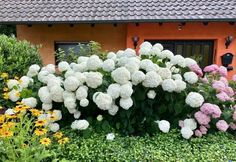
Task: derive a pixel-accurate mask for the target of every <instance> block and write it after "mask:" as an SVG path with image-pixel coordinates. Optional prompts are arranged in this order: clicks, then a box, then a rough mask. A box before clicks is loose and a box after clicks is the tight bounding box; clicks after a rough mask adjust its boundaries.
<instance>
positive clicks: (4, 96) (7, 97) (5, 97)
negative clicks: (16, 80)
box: [3, 92, 9, 100]
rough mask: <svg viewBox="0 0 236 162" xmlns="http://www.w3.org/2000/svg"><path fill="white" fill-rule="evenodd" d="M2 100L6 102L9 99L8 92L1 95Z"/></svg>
mask: <svg viewBox="0 0 236 162" xmlns="http://www.w3.org/2000/svg"><path fill="white" fill-rule="evenodd" d="M3 98H4V99H5V100H8V99H9V93H8V92H5V93H3Z"/></svg>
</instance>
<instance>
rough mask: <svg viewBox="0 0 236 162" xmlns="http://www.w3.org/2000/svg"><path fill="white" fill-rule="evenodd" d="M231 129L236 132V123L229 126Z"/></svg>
mask: <svg viewBox="0 0 236 162" xmlns="http://www.w3.org/2000/svg"><path fill="white" fill-rule="evenodd" d="M229 127H230V128H231V129H232V130H236V124H234V123H232V122H231V123H230V124H229Z"/></svg>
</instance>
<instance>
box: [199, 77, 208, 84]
mask: <svg viewBox="0 0 236 162" xmlns="http://www.w3.org/2000/svg"><path fill="white" fill-rule="evenodd" d="M200 80H201V81H202V82H203V83H209V81H208V79H207V78H206V77H204V78H200Z"/></svg>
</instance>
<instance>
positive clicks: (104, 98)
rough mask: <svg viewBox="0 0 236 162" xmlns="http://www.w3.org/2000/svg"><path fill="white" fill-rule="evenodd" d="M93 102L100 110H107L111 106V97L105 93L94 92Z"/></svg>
mask: <svg viewBox="0 0 236 162" xmlns="http://www.w3.org/2000/svg"><path fill="white" fill-rule="evenodd" d="M94 102H95V104H96V105H97V106H98V108H100V109H101V110H109V109H111V106H112V97H111V96H110V95H109V94H105V93H101V92H100V93H97V94H96V93H95V94H94Z"/></svg>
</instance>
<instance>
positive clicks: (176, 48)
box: [146, 40, 214, 67]
mask: <svg viewBox="0 0 236 162" xmlns="http://www.w3.org/2000/svg"><path fill="white" fill-rule="evenodd" d="M146 41H149V42H150V43H152V44H155V43H161V44H162V45H163V46H164V48H165V49H168V50H171V51H172V52H173V53H174V54H180V55H182V56H184V57H191V58H194V59H196V60H197V61H198V63H199V64H200V66H201V67H204V66H207V65H209V64H212V62H213V48H214V41H212V40H160V41H159V40H146Z"/></svg>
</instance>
